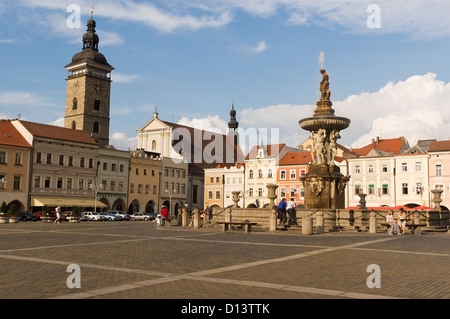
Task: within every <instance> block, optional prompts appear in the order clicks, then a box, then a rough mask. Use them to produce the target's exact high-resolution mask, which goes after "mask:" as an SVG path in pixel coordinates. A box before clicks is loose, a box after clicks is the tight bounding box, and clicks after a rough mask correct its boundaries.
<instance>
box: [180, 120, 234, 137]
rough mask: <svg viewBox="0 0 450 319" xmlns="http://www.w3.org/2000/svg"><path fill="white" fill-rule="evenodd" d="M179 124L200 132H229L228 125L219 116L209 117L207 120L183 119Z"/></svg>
mask: <svg viewBox="0 0 450 319" xmlns="http://www.w3.org/2000/svg"><path fill="white" fill-rule="evenodd" d="M178 124H181V125H186V126H190V127H194V128H197V129H200V130H205V131H213V132H217V133H222V134H226V133H227V130H228V124H227V123H226V122H225V121H223V120H221V119H220V118H219V116H218V115H214V116H211V115H208V117H205V118H193V119H189V118H187V117H182V118H181V119H180V120H179V121H178Z"/></svg>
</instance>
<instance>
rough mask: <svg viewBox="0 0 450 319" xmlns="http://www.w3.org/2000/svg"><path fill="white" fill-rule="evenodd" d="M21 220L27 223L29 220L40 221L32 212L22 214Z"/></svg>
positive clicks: (20, 215)
mask: <svg viewBox="0 0 450 319" xmlns="http://www.w3.org/2000/svg"><path fill="white" fill-rule="evenodd" d="M19 218H20V220H21V221H23V222H26V221H28V220H31V221H33V222H35V221H37V220H38V217H37V216H36V215H33V214H32V213H30V212H20V214H19Z"/></svg>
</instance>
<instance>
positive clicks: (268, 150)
mask: <svg viewBox="0 0 450 319" xmlns="http://www.w3.org/2000/svg"><path fill="white" fill-rule="evenodd" d="M285 146H286V144H269V145H263V146H261V145H255V146H253V147H252V149H251V150H250V152H248V154H247V156H246V157H245V159H246V160H248V159H255V158H257V156H258V150H259V149H260V148H262V147H263V148H264V149H265V154H264V157H265V158H274V157H277V156H278V155H279V154H280V152H281V150H282V149H283V147H285Z"/></svg>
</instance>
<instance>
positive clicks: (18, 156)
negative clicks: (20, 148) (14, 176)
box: [14, 153, 22, 165]
mask: <svg viewBox="0 0 450 319" xmlns="http://www.w3.org/2000/svg"><path fill="white" fill-rule="evenodd" d="M14 164H15V165H22V153H16V158H15V160H14Z"/></svg>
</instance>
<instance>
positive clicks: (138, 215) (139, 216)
mask: <svg viewBox="0 0 450 319" xmlns="http://www.w3.org/2000/svg"><path fill="white" fill-rule="evenodd" d="M131 220H150V216H147V215H146V214H145V213H134V214H133V215H131Z"/></svg>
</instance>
